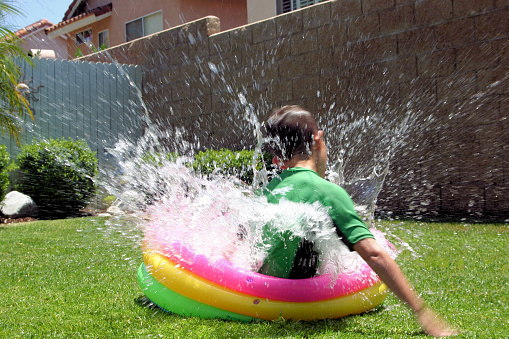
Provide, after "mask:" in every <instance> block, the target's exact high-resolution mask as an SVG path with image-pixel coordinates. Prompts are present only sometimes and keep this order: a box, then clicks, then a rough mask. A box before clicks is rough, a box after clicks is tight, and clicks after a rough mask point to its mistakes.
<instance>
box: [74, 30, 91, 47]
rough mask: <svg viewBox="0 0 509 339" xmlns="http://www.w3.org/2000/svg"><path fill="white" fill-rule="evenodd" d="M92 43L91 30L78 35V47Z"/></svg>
mask: <svg viewBox="0 0 509 339" xmlns="http://www.w3.org/2000/svg"><path fill="white" fill-rule="evenodd" d="M90 41H92V30H91V29H87V30H86V31H83V32H79V33H78V34H76V45H81V44H82V43H85V42H90Z"/></svg>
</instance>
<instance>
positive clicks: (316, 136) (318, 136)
mask: <svg viewBox="0 0 509 339" xmlns="http://www.w3.org/2000/svg"><path fill="white" fill-rule="evenodd" d="M322 138H323V131H322V130H319V131H318V132H316V133H315V134H314V135H313V139H314V141H315V144H318V142H319V141H320V139H322Z"/></svg>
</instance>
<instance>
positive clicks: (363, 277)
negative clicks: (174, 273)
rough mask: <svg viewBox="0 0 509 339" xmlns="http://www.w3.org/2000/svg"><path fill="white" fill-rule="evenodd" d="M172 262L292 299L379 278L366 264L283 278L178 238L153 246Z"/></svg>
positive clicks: (359, 286)
mask: <svg viewBox="0 0 509 339" xmlns="http://www.w3.org/2000/svg"><path fill="white" fill-rule="evenodd" d="M152 250H153V251H156V252H159V253H160V254H162V255H164V256H165V257H167V258H168V259H170V260H171V261H172V262H175V263H178V265H180V266H181V267H183V268H185V269H186V270H187V271H189V272H192V273H194V274H196V275H197V276H200V277H202V278H204V279H206V280H208V281H211V282H213V283H216V284H218V285H221V286H224V287H226V288H228V289H231V290H233V291H237V292H241V293H245V294H249V295H252V296H256V297H259V298H266V299H270V300H279V301H290V302H311V301H320V300H326V299H330V298H336V297H340V296H344V295H349V294H352V293H354V292H357V291H360V290H363V289H365V288H368V287H370V286H373V285H375V284H377V283H379V282H380V279H379V278H378V276H377V275H376V274H374V272H373V271H372V269H371V268H370V267H369V266H368V265H367V264H365V263H364V264H362V265H361V267H360V268H359V269H358V270H356V271H355V272H351V273H350V272H349V273H343V274H339V275H332V274H325V275H320V276H316V277H313V278H308V279H298V280H295V279H283V278H276V277H271V276H267V275H263V274H260V273H255V272H251V271H248V270H245V269H242V268H239V267H236V266H234V265H233V264H232V263H230V262H229V261H228V260H226V259H219V260H217V261H214V262H209V260H208V259H207V258H206V257H205V256H204V255H201V254H195V253H194V252H193V251H191V250H190V249H188V248H187V247H185V246H184V245H182V244H181V243H179V242H174V243H172V244H170V245H169V246H165V249H164V250H161V249H160V248H157V246H156V247H153V248H152Z"/></svg>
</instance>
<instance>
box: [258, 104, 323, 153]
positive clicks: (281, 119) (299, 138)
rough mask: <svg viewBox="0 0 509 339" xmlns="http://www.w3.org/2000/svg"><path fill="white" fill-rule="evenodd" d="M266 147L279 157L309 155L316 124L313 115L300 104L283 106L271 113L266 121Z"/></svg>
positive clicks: (316, 129) (316, 130) (316, 128)
mask: <svg viewBox="0 0 509 339" xmlns="http://www.w3.org/2000/svg"><path fill="white" fill-rule="evenodd" d="M266 131H267V141H268V142H267V148H268V151H269V152H272V153H273V154H274V155H275V156H277V157H278V158H279V159H281V160H283V161H286V160H290V159H291V158H292V157H293V156H295V155H305V156H309V155H310V154H311V146H312V145H313V135H314V134H315V133H317V132H318V125H317V123H316V120H315V118H314V117H313V115H312V114H311V113H310V112H308V111H306V110H305V109H304V108H302V107H300V106H295V105H293V106H284V107H281V108H279V109H277V110H275V111H274V113H272V115H271V116H270V117H269V119H268V120H267V123H266Z"/></svg>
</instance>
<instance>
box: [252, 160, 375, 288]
mask: <svg viewBox="0 0 509 339" xmlns="http://www.w3.org/2000/svg"><path fill="white" fill-rule="evenodd" d="M265 195H266V196H267V201H268V202H270V203H274V204H277V203H279V201H280V200H281V199H287V200H289V201H292V202H304V203H309V204H312V203H314V202H317V201H318V202H319V203H320V204H322V205H323V206H324V207H326V208H327V209H328V212H329V215H330V217H331V219H332V221H333V222H334V225H335V227H336V232H337V233H338V235H339V236H340V238H342V240H343V242H344V243H345V244H346V245H347V246H348V247H349V248H350V250H352V246H353V244H355V243H356V242H358V241H359V240H362V239H365V238H374V237H373V235H372V234H371V232H370V231H369V229H368V228H367V227H366V225H365V224H364V222H363V221H362V220H361V218H360V217H359V216H358V215H357V213H356V212H355V209H354V204H353V201H352V199H351V198H350V196H349V195H348V193H347V192H346V191H345V190H344V189H343V188H341V187H339V186H338V185H336V184H333V183H331V182H329V181H327V180H325V179H323V178H321V177H320V176H319V175H318V173H316V172H314V171H312V170H310V169H307V168H301V167H293V168H289V169H287V170H285V171H283V173H281V175H280V176H279V177H276V178H274V179H273V180H272V181H271V182H270V183H269V185H268V186H267V189H266V191H265ZM264 238H266V239H265V240H266V241H267V242H268V243H269V244H270V246H269V252H268V255H267V257H266V259H265V260H264V263H263V265H262V267H261V269H260V271H259V272H260V273H263V274H266V275H271V276H275V277H280V278H289V277H290V273H291V271H292V267H293V266H294V262H295V257H296V253H297V251H298V249H299V245H301V246H302V244H301V242H302V241H303V239H301V238H299V237H292V236H291V234H289V233H288V232H285V233H283V234H277V235H276V234H271V232H270V231H267V232H265V233H264Z"/></svg>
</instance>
